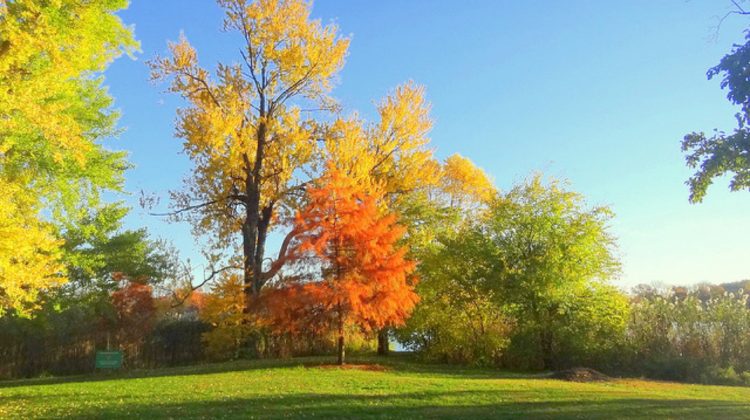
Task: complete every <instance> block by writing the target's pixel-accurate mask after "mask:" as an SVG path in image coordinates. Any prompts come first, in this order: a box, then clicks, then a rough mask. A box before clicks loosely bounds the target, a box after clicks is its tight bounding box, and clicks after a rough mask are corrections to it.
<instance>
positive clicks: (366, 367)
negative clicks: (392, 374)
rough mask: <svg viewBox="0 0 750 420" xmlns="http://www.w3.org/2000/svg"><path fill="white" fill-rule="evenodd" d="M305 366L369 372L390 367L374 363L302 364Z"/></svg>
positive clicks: (386, 369)
mask: <svg viewBox="0 0 750 420" xmlns="http://www.w3.org/2000/svg"><path fill="white" fill-rule="evenodd" d="M304 366H305V367H306V368H321V369H347V370H367V371H371V372H386V371H389V370H391V369H390V368H388V367H386V366H383V365H376V364H348V363H347V364H344V365H338V364H335V363H325V364H314V363H306V364H304Z"/></svg>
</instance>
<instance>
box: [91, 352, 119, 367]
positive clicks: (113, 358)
mask: <svg viewBox="0 0 750 420" xmlns="http://www.w3.org/2000/svg"><path fill="white" fill-rule="evenodd" d="M121 367H122V352H121V351H98V352H96V368H97V369H119V368H121Z"/></svg>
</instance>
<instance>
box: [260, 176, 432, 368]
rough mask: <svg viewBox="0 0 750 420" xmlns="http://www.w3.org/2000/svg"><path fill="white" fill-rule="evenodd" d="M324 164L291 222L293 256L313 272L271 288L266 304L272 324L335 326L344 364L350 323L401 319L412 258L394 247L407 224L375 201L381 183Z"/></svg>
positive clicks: (371, 325) (288, 328)
mask: <svg viewBox="0 0 750 420" xmlns="http://www.w3.org/2000/svg"><path fill="white" fill-rule="evenodd" d="M328 168H329V169H328V171H327V173H326V174H325V175H324V176H323V177H322V179H321V181H320V183H319V184H318V185H319V186H318V187H314V188H310V189H308V199H309V202H308V204H307V206H306V207H305V208H304V209H303V210H302V211H300V212H299V213H298V214H297V215H296V220H295V224H296V228H295V230H297V231H298V232H300V233H299V236H298V243H297V246H296V249H295V254H296V257H297V258H299V259H301V260H304V261H305V262H306V267H308V270H309V267H311V266H312V267H316V269H315V271H316V273H313V274H312V276H313V277H312V278H311V279H308V280H307V281H301V280H300V279H299V278H297V280H295V281H293V282H291V284H289V283H288V284H282V285H281V286H280V287H279V288H277V289H276V290H274V291H272V292H270V293H269V294H268V309H269V316H270V318H271V319H270V321H271V324H272V325H274V326H275V328H277V329H280V330H283V331H285V332H291V333H295V332H300V331H309V330H310V329H316V330H318V331H323V330H326V329H333V330H334V331H336V334H337V336H338V343H337V348H338V363H339V364H343V363H344V344H345V342H344V340H345V331H346V330H347V329H348V328H350V327H353V326H356V327H359V328H361V329H362V330H364V331H365V332H369V331H373V330H375V329H378V328H382V327H383V326H385V325H401V324H403V322H404V320H405V319H406V317H408V315H409V314H410V313H411V310H412V308H413V307H414V305H415V304H416V303H417V300H418V297H417V295H416V293H415V292H414V283H415V279H414V277H412V276H411V273H412V271H413V270H414V268H415V264H414V263H413V262H412V261H409V260H407V259H406V258H405V255H406V249H405V248H400V247H398V246H397V242H398V241H399V239H401V237H402V236H403V234H404V232H405V229H404V228H403V227H401V226H399V225H398V224H397V223H396V216H395V215H393V214H384V212H383V209H381V208H380V207H379V201H380V200H381V199H382V193H381V192H379V188H376V187H373V186H371V185H366V184H364V183H363V182H361V181H357V180H354V179H352V178H349V177H347V176H346V175H344V174H343V173H342V172H340V171H338V170H337V169H335V168H334V167H333V166H332V165H329V167H328ZM311 261H312V262H313V264H310V262H311Z"/></svg>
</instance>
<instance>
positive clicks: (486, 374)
mask: <svg viewBox="0 0 750 420" xmlns="http://www.w3.org/2000/svg"><path fill="white" fill-rule="evenodd" d="M333 362H335V356H313V357H298V358H291V359H253V360H237V361H232V362H223V363H205V364H200V365H190V366H178V367H168V368H158V369H136V370H132V371H122V372H98V373H91V374H85V375H72V376H57V377H47V378H31V379H13V380H6V381H0V389H2V388H13V387H20V386H36V385H56V384H64V383H80V382H99V381H110V380H118V379H135V378H158V377H164V376H182V375H206V374H214V373H224V372H235V371H245V370H252V369H274V368H289V367H297V366H305V367H307V368H315V367H316V366H317V365H330V364H331V363H333ZM348 363H350V364H379V365H382V366H385V367H387V368H388V369H389V370H391V371H394V372H404V373H417V374H429V375H431V376H446V375H448V376H460V377H463V378H467V379H492V378H542V377H543V376H544V374H535V373H517V372H508V371H501V370H494V369H482V368H471V367H465V366H458V365H442V364H429V363H421V362H419V361H417V359H416V358H415V357H414V356H413V355H411V354H408V353H394V354H391V355H389V356H385V357H383V356H376V355H374V354H372V355H371V354H360V355H353V356H351V357H349V358H348Z"/></svg>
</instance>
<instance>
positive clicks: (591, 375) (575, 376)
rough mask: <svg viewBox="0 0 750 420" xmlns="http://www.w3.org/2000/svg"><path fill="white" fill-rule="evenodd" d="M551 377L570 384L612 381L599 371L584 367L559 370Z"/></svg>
mask: <svg viewBox="0 0 750 420" xmlns="http://www.w3.org/2000/svg"><path fill="white" fill-rule="evenodd" d="M549 377H550V378H552V379H561V380H563V381H570V382H605V381H609V380H611V379H612V378H610V377H609V376H607V375H605V374H603V373H601V372H599V371H597V370H594V369H589V368H584V367H577V368H572V369H565V370H559V371H557V372H552V374H550V375H549Z"/></svg>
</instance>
